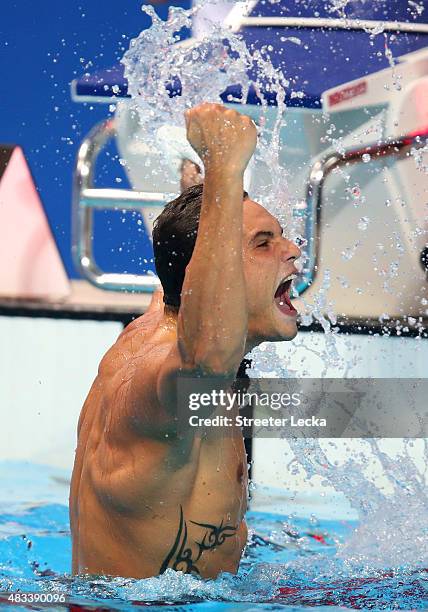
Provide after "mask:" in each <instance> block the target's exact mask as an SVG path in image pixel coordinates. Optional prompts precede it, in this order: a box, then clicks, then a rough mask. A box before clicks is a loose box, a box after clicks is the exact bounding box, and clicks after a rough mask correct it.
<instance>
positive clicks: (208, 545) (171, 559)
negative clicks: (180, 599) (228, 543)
mask: <svg viewBox="0 0 428 612" xmlns="http://www.w3.org/2000/svg"><path fill="white" fill-rule="evenodd" d="M189 522H190V523H192V525H197V526H198V527H201V528H203V529H204V530H205V533H204V534H203V537H202V539H201V541H199V542H198V541H197V540H194V543H195V544H196V545H197V547H198V550H197V552H195V553H194V552H193V551H192V548H191V546H190V545H189V542H188V534H187V523H186V521H185V520H184V515H183V508H182V506H180V522H179V526H178V532H177V536H176V538H175V542H174V544H173V545H172V547H171V550H170V551H169V553H168V554H167V556H166V557H165V560H164V562H163V563H162V565H161V568H160V570H159V573H160V574H163V573H164V572H165V570H166V569H168V568H169V567H170V568H172V569H173V570H176V571H177V572H179V571H181V572H184V573H185V574H192V573H194V574H198V575H199V573H200V572H199V569H198V568H197V566H196V563H197V562H198V561H199V559H200V558H201V556H202V553H203V552H204V551H206V550H214V549H215V548H217V546H221V545H222V544H223V542H224V541H225V540H227V538H231V537H233V536H234V535H235V534H236V532H237V530H238V526H236V527H234V526H232V525H225V526H223V519H222V521H221V523H220V525H219V526H218V527H217V526H216V525H210V524H209V523H197V522H196V521H189Z"/></svg>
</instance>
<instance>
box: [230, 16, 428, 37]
mask: <svg viewBox="0 0 428 612" xmlns="http://www.w3.org/2000/svg"><path fill="white" fill-rule="evenodd" d="M237 23H239V27H241V28H242V27H245V26H247V27H266V28H267V27H283V28H314V29H315V28H316V29H320V28H323V29H333V30H364V31H366V32H370V31H371V30H376V31H378V30H379V29H380V28H381V29H382V31H384V32H413V33H416V34H417V33H421V34H427V33H428V24H426V23H407V22H405V21H376V20H371V19H337V18H335V19H328V18H327V19H324V18H319V17H241V18H240V20H239V22H237Z"/></svg>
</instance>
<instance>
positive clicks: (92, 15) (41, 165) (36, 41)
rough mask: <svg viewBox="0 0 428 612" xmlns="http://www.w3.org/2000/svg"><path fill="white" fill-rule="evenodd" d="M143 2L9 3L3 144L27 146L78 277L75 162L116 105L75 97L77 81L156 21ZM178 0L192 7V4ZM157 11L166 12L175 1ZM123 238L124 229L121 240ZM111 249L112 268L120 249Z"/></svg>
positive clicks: (1, 65)
mask: <svg viewBox="0 0 428 612" xmlns="http://www.w3.org/2000/svg"><path fill="white" fill-rule="evenodd" d="M142 4H143V2H142V1H141V0H124V1H122V2H117V1H116V2H105V1H104V0H66V1H65V0H63V1H59V2H58V0H43V1H42V0H36V2H34V1H33V0H22V1H11V0H6V1H5V2H2V6H1V15H0V143H16V144H19V145H21V146H22V147H23V149H24V152H25V155H26V157H27V160H28V162H29V165H30V168H31V171H32V173H33V176H34V179H35V182H36V185H37V187H38V189H39V192H40V195H41V198H42V202H43V204H44V207H45V210H46V213H47V216H48V218H49V222H50V224H51V227H52V229H53V232H54V235H55V238H56V241H57V244H58V247H59V250H60V252H61V256H62V258H63V261H64V264H65V266H66V269H67V272H68V274H69V276H71V277H74V278H75V277H76V276H78V275H77V273H76V271H75V269H74V265H73V262H72V259H71V182H72V171H73V165H74V160H75V156H76V151H77V148H78V146H79V143H80V142H81V140H82V138H83V136H84V135H85V134H86V133H87V132H88V131H89V130H90V129H91V127H92V126H93V125H94V124H95V123H96V122H98V121H100V120H101V119H103V118H104V117H106V116H107V114H108V106H93V107H92V106H91V105H89V104H87V105H82V104H76V103H73V102H72V101H71V100H70V93H69V92H70V81H71V80H72V79H73V78H75V77H76V76H79V75H81V74H82V73H84V72H86V71H88V72H92V71H94V70H98V69H100V68H106V67H108V66H110V65H112V64H114V63H116V62H117V61H118V59H120V58H121V57H122V55H123V52H124V50H125V49H126V48H128V46H129V40H130V38H133V37H135V36H136V35H137V34H138V33H139V32H140V31H141V30H142V29H143V28H145V27H147V26H148V25H149V23H150V20H149V19H148V18H147V16H146V15H144V14H143V13H142V12H141V5H142ZM174 4H176V5H179V6H184V7H187V6H188V5H189V4H190V2H189V1H179V2H174ZM157 10H158V12H159V14H160V15H161V16H162V17H163V18H165V16H166V13H167V4H165V5H162V6H159V7H158V9H157ZM116 176H117V171H116V170H115V169H113V168H107V169H106V170H105V171H104V173H103V177H102V181H103V183H105V184H106V185H111V186H114V185H115V178H116ZM116 186H119V185H116ZM121 186H123V185H121ZM24 222H25V220H23V223H24ZM116 225H118V224H116ZM121 225H122V226H123V224H121ZM114 227H115V226H114ZM114 227H113V228H112V227H110V230H109V231H108V228H104V229H102V228H101V229H100V231H101V234H100V237H101V242H102V243H105V244H107V242H108V240H109V236H111V235H112V233H113V234H114V231H115V229H114ZM17 239H19V237H18V236H17ZM120 240H121V239H120V236H119V235H118V237H117V240H115V241H114V244H117V243H118V241H120ZM146 246H147V245H146ZM112 249H113V250H112ZM105 250H106V251H108V252H109V253H110V255H108V256H107V258H108V257H109V258H110V262H109V263H110V264H111V265H110V266H108V267H112V265H113V264H114V262H115V260H116V255H115V247H114V246H113V247H111V248H109V249H105ZM107 264H108V262H107ZM114 267H115V266H114Z"/></svg>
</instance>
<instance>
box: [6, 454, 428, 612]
mask: <svg viewBox="0 0 428 612" xmlns="http://www.w3.org/2000/svg"><path fill="white" fill-rule="evenodd" d="M0 484H1V491H0V591H7V592H15V593H16V592H19V591H21V592H30V591H31V592H33V591H37V592H39V593H50V594H54V593H55V594H63V595H65V596H66V597H67V601H68V602H69V603H68V604H61V605H60V604H56V605H55V606H50V607H49V609H55V610H73V611H74V610H82V609H83V610H84V609H90V610H95V609H98V610H99V609H102V610H108V609H111V610H120V611H126V610H137V609H141V607H142V606H143V607H146V606H150V607H151V608H152V609H157V608H159V609H164V607H165V605H168V607H169V609H174V610H197V611H200V612H203V611H205V610H213V609H221V610H234V611H235V610H252V609H257V610H259V609H266V610H280V609H281V610H283V609H284V610H293V611H298V610H304V609H308V608H316V609H328V610H330V611H332V610H339V609H344V608H347V609H358V610H361V609H371V610H392V609H400V610H415V609H422V610H424V609H427V608H428V591H427V586H428V582H427V578H428V573H427V570H426V569H425V568H418V567H408V566H407V567H395V568H394V569H391V568H384V569H382V570H379V569H377V570H374V569H370V567H368V566H364V565H361V566H360V567H357V566H356V565H355V564H353V563H352V562H350V560H349V559H343V558H338V557H336V551H337V549H338V547H339V548H340V545H341V543H343V542H344V541H346V539H347V538H349V537H350V536H351V534H352V532H353V530H354V529H355V527H356V523H355V521H352V520H327V519H323V518H321V519H316V518H315V517H314V516H308V517H301V516H293V515H290V516H287V515H286V514H284V515H281V514H274V513H268V512H249V514H248V523H249V528H250V540H249V545H248V547H247V549H246V553H245V556H244V558H243V561H242V563H241V567H240V571H239V574H238V575H237V576H231V575H227V574H224V575H222V576H220V577H219V578H218V579H217V580H214V581H202V580H200V579H197V578H195V577H193V576H189V575H182V574H180V573H176V572H173V571H172V570H168V572H167V573H165V574H164V575H163V576H161V577H157V578H151V579H146V580H135V579H126V578H115V579H111V578H110V579H107V578H103V577H99V578H97V579H94V578H93V577H91V578H90V579H89V578H88V579H83V578H78V579H77V578H71V577H70V575H69V572H70V560H71V541H70V531H69V523H68V508H67V494H68V486H67V474H66V473H61V472H60V471H59V470H54V471H52V469H49V468H46V467H43V466H37V465H33V464H21V463H11V462H7V463H1V464H0ZM393 535H394V534H391V537H393ZM0 608H1V609H2V610H8V609H10V610H14V611H16V610H19V609H25V610H28V609H32V610H39V609H47V608H46V606H44V607H43V606H40V605H38V604H37V605H36V604H34V603H32V604H31V605H30V604H27V605H26V606H24V605H18V604H14V605H12V604H11V603H10V602H8V600H7V596H5V595H2V599H0Z"/></svg>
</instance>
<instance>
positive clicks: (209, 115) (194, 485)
mask: <svg viewBox="0 0 428 612" xmlns="http://www.w3.org/2000/svg"><path fill="white" fill-rule="evenodd" d="M186 123H187V138H188V140H189V142H190V144H191V145H192V147H193V148H194V149H195V151H196V152H197V153H198V155H199V157H200V158H201V159H202V161H203V163H204V168H205V179H204V186H203V187H202V185H196V186H193V187H190V188H188V189H186V191H184V192H183V193H182V194H181V195H180V196H179V197H178V198H177V199H176V200H174V201H173V202H171V203H169V204H168V205H167V206H166V207H165V209H164V211H163V212H162V214H161V215H160V216H159V217H158V219H157V221H156V225H155V229H154V232H153V246H154V253H155V263H156V270H157V272H158V276H159V278H160V281H161V283H162V286H163V292H164V293H163V302H164V304H165V305H164V307H163V304H162V293H161V292H160V293H159V292H158V293H157V294H155V295H154V297H153V300H152V303H151V305H150V308H149V310H148V311H147V312H146V313H145V314H144V316H142V317H140V318H138V319H136V320H135V321H133V323H131V324H130V325H129V326H128V327H127V328H126V329H125V330H124V331H123V333H122V334H121V335H120V337H119V338H118V340H117V342H116V343H115V344H114V346H113V347H112V348H111V349H110V350H109V351H108V352H107V354H106V355H105V357H104V358H103V360H102V361H101V364H100V366H99V372H98V376H97V378H96V379H95V381H94V383H93V385H92V388H91V390H90V392H89V395H88V398H87V400H86V402H85V404H84V406H83V409H82V413H81V415H80V419H79V425H78V445H77V450H76V459H75V464H74V471H73V477H72V482H71V493H70V520H71V532H72V538H73V573H79V574H103V575H111V576H126V577H135V578H145V577H151V576H157V575H158V574H161V573H163V572H164V571H165V570H166V569H167V568H172V569H174V570H181V571H183V572H191V573H193V574H195V575H200V576H201V577H204V578H214V577H216V576H217V575H218V574H219V573H220V572H231V573H236V571H237V570H238V566H239V561H240V558H241V555H242V551H243V549H244V546H245V544H246V540H247V527H246V524H245V518H244V517H245V511H246V503H247V460H246V454H245V448H244V441H243V437H242V432H241V431H240V430H239V429H238V428H237V427H235V428H234V430H235V431H234V433H233V434H232V435H231V434H230V433H228V435H227V436H224V437H223V436H219V435H218V433H216V434H212V433H211V432H212V431H213V428H210V427H207V428H205V429H204V430H203V431H202V428H199V429H198V428H190V427H189V429H192V431H189V433H188V435H185V436H178V435H172V434H171V432H172V431H174V427H173V426H172V423H174V422H175V421H174V415H175V413H176V410H177V398H176V395H177V392H176V386H177V385H176V382H177V377H179V376H181V375H186V376H189V375H190V376H191V375H192V374H194V375H195V376H199V377H201V376H202V377H204V376H205V377H210V376H211V377H212V376H215V377H216V378H219V379H220V380H223V379H224V383H225V388H227V386H228V385H229V384H231V383H232V382H233V380H234V378H235V376H236V373H237V371H238V368H239V365H240V363H241V360H242V359H243V357H244V355H245V354H246V353H248V352H249V351H250V350H251V349H252V348H253V347H255V346H256V345H258V344H259V343H261V342H264V341H280V340H291V339H292V338H294V336H295V335H296V333H297V328H296V311H295V309H294V308H293V307H292V306H291V302H290V299H289V292H290V284H291V280H289V277H290V275H293V274H295V273H296V271H297V270H296V267H295V260H296V259H297V258H298V257H299V256H300V251H299V249H298V247H297V246H296V245H295V244H294V243H292V242H290V241H289V240H287V239H286V238H284V237H283V236H282V228H281V227H280V225H279V223H278V221H277V220H276V219H275V218H274V217H273V216H272V215H270V214H269V213H268V212H267V211H266V210H265V209H264V208H263V207H262V206H260V205H259V204H257V203H256V202H253V201H252V200H251V199H250V198H249V197H248V196H247V195H246V194H245V192H244V191H243V175H244V170H245V168H246V166H247V164H248V162H249V160H250V158H251V156H252V154H253V152H254V149H255V147H256V141H257V134H256V127H255V125H254V123H253V121H252V120H251V119H250V118H249V117H247V116H245V115H242V114H240V113H238V112H236V111H234V110H230V109H227V108H226V107H224V106H222V105H217V104H208V103H204V104H201V105H199V106H197V107H195V108H192V109H191V110H189V111H187V112H186ZM198 223H199V229H198ZM221 410H222V409H221V408H214V407H213V408H212V411H211V413H210V414H211V415H212V416H215V415H217V414H221V412H220V411H221ZM228 414H229V416H230V415H231V414H233V413H228ZM214 429H215V428H214Z"/></svg>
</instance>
